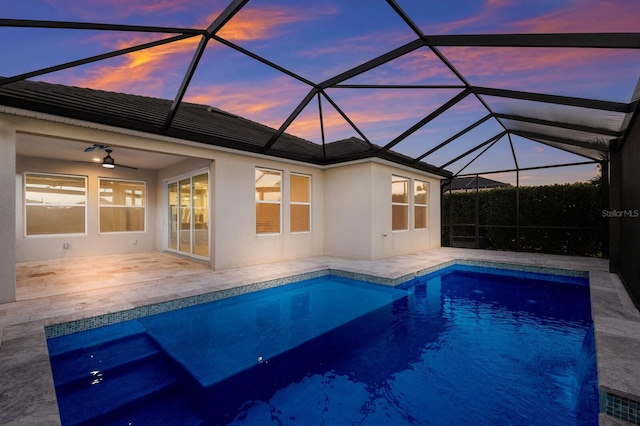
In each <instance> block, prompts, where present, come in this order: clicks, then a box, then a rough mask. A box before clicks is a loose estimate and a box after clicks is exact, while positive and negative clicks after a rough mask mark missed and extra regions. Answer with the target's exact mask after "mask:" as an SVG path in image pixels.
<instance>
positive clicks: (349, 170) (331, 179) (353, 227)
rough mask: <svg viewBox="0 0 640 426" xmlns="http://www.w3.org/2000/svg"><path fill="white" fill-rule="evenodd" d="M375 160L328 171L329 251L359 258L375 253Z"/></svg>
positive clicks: (325, 212)
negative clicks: (373, 247)
mask: <svg viewBox="0 0 640 426" xmlns="http://www.w3.org/2000/svg"><path fill="white" fill-rule="evenodd" d="M372 176H373V164H372V163H361V164H354V165H350V166H341V167H333V168H330V169H327V170H325V171H324V183H325V194H324V199H325V206H324V217H325V250H324V252H325V254H326V255H329V256H342V257H350V258H357V259H370V258H371V256H372V251H371V250H372V247H371V245H372V238H373V235H372V228H373V217H374V216H375V215H376V212H375V211H374V205H373V199H372V194H373V193H372V181H371V179H372Z"/></svg>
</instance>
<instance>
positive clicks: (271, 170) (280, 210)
mask: <svg viewBox="0 0 640 426" xmlns="http://www.w3.org/2000/svg"><path fill="white" fill-rule="evenodd" d="M258 170H262V171H265V172H270V173H277V174H279V175H280V197H279V200H278V201H272V200H258V199H257V197H256V196H255V194H256V192H257V191H256V189H257V187H256V180H255V172H256V171H258ZM283 176H284V173H283V171H282V170H278V169H272V168H269V167H260V166H256V167H254V186H253V191H254V206H255V208H254V215H255V220H254V225H255V233H256V236H267V235H282V182H283ZM258 204H271V205H273V204H277V205H278V214H279V218H278V219H279V224H278V231H277V232H258V212H257V206H258Z"/></svg>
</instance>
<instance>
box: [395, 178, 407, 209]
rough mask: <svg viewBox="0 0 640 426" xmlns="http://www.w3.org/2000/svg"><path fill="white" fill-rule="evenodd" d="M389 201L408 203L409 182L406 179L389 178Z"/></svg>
mask: <svg viewBox="0 0 640 426" xmlns="http://www.w3.org/2000/svg"><path fill="white" fill-rule="evenodd" d="M391 201H392V202H393V203H408V202H409V180H408V179H407V178H401V177H398V176H392V177H391Z"/></svg>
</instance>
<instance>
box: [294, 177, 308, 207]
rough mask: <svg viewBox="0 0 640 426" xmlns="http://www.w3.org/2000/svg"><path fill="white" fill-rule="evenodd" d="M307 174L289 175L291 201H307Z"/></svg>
mask: <svg viewBox="0 0 640 426" xmlns="http://www.w3.org/2000/svg"><path fill="white" fill-rule="evenodd" d="M310 180H311V179H310V178H309V176H300V175H291V201H292V202H295V203H308V202H309V200H310V199H311V198H310V196H311V194H310V185H309V182H310Z"/></svg>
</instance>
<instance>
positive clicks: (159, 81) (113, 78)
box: [73, 37, 200, 96]
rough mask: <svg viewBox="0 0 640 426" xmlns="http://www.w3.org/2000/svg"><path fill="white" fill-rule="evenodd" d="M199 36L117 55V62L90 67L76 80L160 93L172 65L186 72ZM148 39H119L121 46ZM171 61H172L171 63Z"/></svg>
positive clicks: (88, 84) (102, 86)
mask: <svg viewBox="0 0 640 426" xmlns="http://www.w3.org/2000/svg"><path fill="white" fill-rule="evenodd" d="M199 40H200V38H199V37H192V38H189V39H185V40H181V41H177V42H173V43H169V44H165V45H162V46H157V47H154V48H151V49H145V50H140V51H137V52H133V53H130V54H128V55H125V56H123V57H122V58H120V59H118V60H117V62H118V63H117V64H115V65H111V66H100V67H95V68H92V69H90V70H88V71H87V72H86V74H85V75H84V76H83V77H80V78H76V79H75V80H74V81H73V84H75V85H78V86H83V87H96V88H99V89H101V90H109V91H127V92H131V91H133V92H134V93H137V94H144V95H147V96H157V95H158V93H159V92H160V89H162V88H163V86H164V84H165V78H166V73H171V72H172V70H171V67H176V66H178V67H179V69H180V73H182V72H184V70H185V69H186V66H187V65H188V60H189V59H190V54H191V53H192V52H193V51H194V49H195V47H196V46H197V45H198V42H199ZM149 41H150V38H149V37H142V38H136V39H128V40H124V41H121V42H120V43H119V46H118V49H123V48H126V47H130V46H132V45H137V44H142V43H146V42H149ZM180 56H182V58H181V57H180ZM169 63H171V64H172V65H171V66H169Z"/></svg>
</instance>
